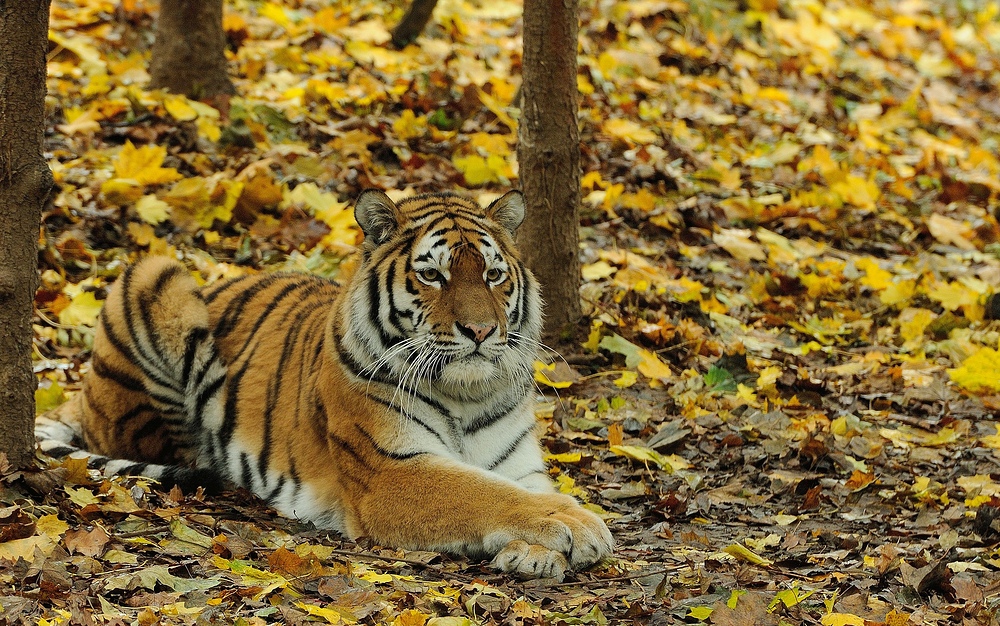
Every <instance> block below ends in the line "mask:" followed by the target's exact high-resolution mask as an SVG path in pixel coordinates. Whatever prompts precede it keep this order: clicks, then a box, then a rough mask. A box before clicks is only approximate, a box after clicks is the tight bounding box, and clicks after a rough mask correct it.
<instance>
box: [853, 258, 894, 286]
mask: <svg viewBox="0 0 1000 626" xmlns="http://www.w3.org/2000/svg"><path fill="white" fill-rule="evenodd" d="M854 265H855V266H856V267H857V268H858V269H859V270H861V271H863V272H864V273H865V275H864V277H863V278H861V279H860V281H859V282H860V283H861V284H862V285H864V286H865V287H870V288H872V289H874V290H875V291H881V290H882V289H885V288H886V287H888V286H889V285H890V284H892V274H891V273H890V272H888V271H886V270H884V269H882V266H881V265H879V263H878V261H876V260H875V259H873V258H872V257H867V256H865V257H861V258H859V259H857V260H856V261H854Z"/></svg>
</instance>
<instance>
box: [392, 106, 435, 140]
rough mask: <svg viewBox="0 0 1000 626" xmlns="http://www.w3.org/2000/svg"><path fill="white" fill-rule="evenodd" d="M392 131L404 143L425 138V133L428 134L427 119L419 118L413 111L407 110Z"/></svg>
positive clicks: (393, 124) (393, 125)
mask: <svg viewBox="0 0 1000 626" xmlns="http://www.w3.org/2000/svg"><path fill="white" fill-rule="evenodd" d="M392 130H393V131H394V132H395V133H396V136H397V137H399V138H400V139H402V140H403V141H406V140H407V139H415V138H417V137H423V136H424V133H426V132H427V119H426V118H425V117H417V116H416V115H415V114H414V113H413V111H411V110H410V109H406V110H405V111H403V113H402V114H401V115H400V116H399V118H398V119H397V120H396V121H395V122H393V123H392Z"/></svg>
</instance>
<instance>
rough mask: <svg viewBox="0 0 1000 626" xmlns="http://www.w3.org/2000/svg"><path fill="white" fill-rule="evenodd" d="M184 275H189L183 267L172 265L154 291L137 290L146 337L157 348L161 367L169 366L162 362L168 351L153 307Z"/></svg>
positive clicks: (158, 281) (158, 278) (161, 277)
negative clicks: (167, 287) (155, 319)
mask: <svg viewBox="0 0 1000 626" xmlns="http://www.w3.org/2000/svg"><path fill="white" fill-rule="evenodd" d="M184 274H187V270H185V269H184V267H183V266H181V265H176V264H175V265H170V266H168V267H167V268H166V269H165V270H163V271H161V272H160V275H159V276H157V277H156V281H155V282H154V283H153V288H152V289H149V290H145V291H141V292H140V291H139V290H137V291H136V294H135V297H136V299H137V300H138V301H139V317H140V319H142V324H143V326H144V327H145V331H146V336H147V337H148V338H149V341H150V343H152V344H153V347H154V348H155V350H154V352H155V353H156V354H157V355H158V356H160V357H161V359H160V363H161V365H167V363H166V362H165V361H163V360H162V356H163V354H164V353H167V352H168V351H167V350H164V348H163V341H162V337H161V336H160V330H159V325H158V324H156V323H155V322H154V320H153V313H152V306H153V304H155V303H156V302H158V301H159V300H160V297H161V296H162V295H163V290H164V289H165V288H166V286H167V284H169V283H170V281H172V280H173V279H175V278H177V277H179V276H181V275H184Z"/></svg>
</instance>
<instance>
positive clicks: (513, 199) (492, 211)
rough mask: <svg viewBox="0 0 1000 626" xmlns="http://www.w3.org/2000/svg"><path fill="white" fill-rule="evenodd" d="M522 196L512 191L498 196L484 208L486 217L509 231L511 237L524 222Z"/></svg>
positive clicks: (516, 191)
mask: <svg viewBox="0 0 1000 626" xmlns="http://www.w3.org/2000/svg"><path fill="white" fill-rule="evenodd" d="M524 213H525V208H524V194H523V193H521V192H520V191H518V190H516V189H514V190H511V191H508V192H507V193H505V194H504V195H502V196H500V197H499V198H497V199H496V200H494V201H493V203H492V204H490V206H489V207H487V208H486V217H488V218H490V219H491V220H493V221H494V222H496V223H497V224H500V225H501V226H503V227H504V228H506V229H507V230H509V231H510V233H511V234H512V235H513V234H514V231H515V230H517V227H518V226H520V225H521V222H523V221H524Z"/></svg>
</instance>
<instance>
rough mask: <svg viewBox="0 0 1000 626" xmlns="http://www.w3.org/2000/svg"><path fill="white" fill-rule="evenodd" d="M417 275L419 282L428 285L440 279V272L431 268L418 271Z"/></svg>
mask: <svg viewBox="0 0 1000 626" xmlns="http://www.w3.org/2000/svg"><path fill="white" fill-rule="evenodd" d="M417 275H418V276H420V280H422V281H424V282H428V283H433V282H435V281H437V280H440V278H441V272H439V271H437V270H436V269H434V268H433V267H431V268H427V269H425V270H420V271H419V272H417Z"/></svg>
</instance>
